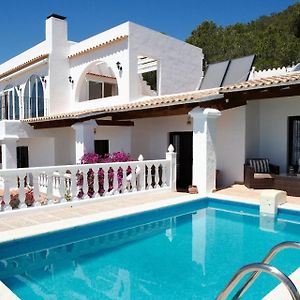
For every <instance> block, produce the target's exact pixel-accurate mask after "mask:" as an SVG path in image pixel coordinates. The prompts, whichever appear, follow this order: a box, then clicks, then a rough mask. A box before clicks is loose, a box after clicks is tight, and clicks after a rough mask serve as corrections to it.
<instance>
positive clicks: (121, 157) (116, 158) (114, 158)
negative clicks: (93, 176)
mask: <svg viewBox="0 0 300 300" xmlns="http://www.w3.org/2000/svg"><path fill="white" fill-rule="evenodd" d="M130 160H132V159H131V157H130V154H129V153H125V152H123V151H119V152H114V153H112V154H104V155H103V156H102V157H101V158H100V162H101V163H109V162H126V161H130Z"/></svg>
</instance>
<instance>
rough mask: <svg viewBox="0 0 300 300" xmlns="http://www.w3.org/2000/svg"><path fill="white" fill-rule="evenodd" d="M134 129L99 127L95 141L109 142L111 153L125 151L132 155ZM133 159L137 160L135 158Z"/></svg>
mask: <svg viewBox="0 0 300 300" xmlns="http://www.w3.org/2000/svg"><path fill="white" fill-rule="evenodd" d="M131 128H132V127H116V126H99V127H97V128H96V134H95V140H109V152H110V153H112V152H118V151H124V152H126V153H131V130H132V129H131ZM133 158H134V159H135V158H137V157H136V156H133Z"/></svg>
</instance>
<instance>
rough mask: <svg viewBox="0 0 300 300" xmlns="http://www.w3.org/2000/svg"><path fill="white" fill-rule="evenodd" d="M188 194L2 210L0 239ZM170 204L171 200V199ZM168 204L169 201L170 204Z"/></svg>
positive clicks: (175, 199) (113, 214) (151, 205)
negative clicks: (3, 211) (13, 210)
mask: <svg viewBox="0 0 300 300" xmlns="http://www.w3.org/2000/svg"><path fill="white" fill-rule="evenodd" d="M182 197H184V198H187V197H188V198H197V197H196V196H195V195H193V197H189V195H188V194H186V193H171V192H161V193H155V192H154V193H147V194H133V195H126V197H124V196H123V197H113V198H106V199H103V200H102V199H100V200H99V201H98V200H96V202H84V200H82V202H80V203H78V202H77V203H76V204H77V205H74V206H72V203H70V206H63V207H62V206H56V207H55V206H53V207H47V208H46V207H45V208H43V209H33V210H30V209H28V210H24V211H18V212H17V213H15V212H12V214H0V242H1V241H5V240H9V239H14V238H19V237H25V236H29V235H31V233H32V234H38V233H44V232H47V231H48V230H51V231H52V230H57V229H61V228H66V227H72V226H78V225H80V224H86V223H89V222H96V221H98V220H102V219H105V218H109V217H116V216H118V215H122V214H128V213H134V212H136V211H139V210H140V211H142V210H143V208H145V209H147V208H148V209H151V208H156V207H160V206H161V205H163V204H164V203H165V204H166V205H167V204H168V203H169V202H170V200H172V201H173V202H178V201H179V202H180V201H182V200H181V198H182ZM170 204H172V203H171V202H170ZM170 204H169V205H170Z"/></svg>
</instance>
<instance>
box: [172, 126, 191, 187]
mask: <svg viewBox="0 0 300 300" xmlns="http://www.w3.org/2000/svg"><path fill="white" fill-rule="evenodd" d="M170 143H171V144H172V145H173V146H174V148H175V151H176V153H177V165H176V172H177V181H176V183H177V190H178V191H186V190H187V189H188V187H189V185H191V184H192V171H193V170H192V169H193V132H191V131H187V132H170Z"/></svg>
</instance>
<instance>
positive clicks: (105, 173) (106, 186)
mask: <svg viewBox="0 0 300 300" xmlns="http://www.w3.org/2000/svg"><path fill="white" fill-rule="evenodd" d="M103 172H104V183H103V189H104V195H105V196H108V195H109V192H108V189H109V182H108V168H107V167H105V168H103Z"/></svg>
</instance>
